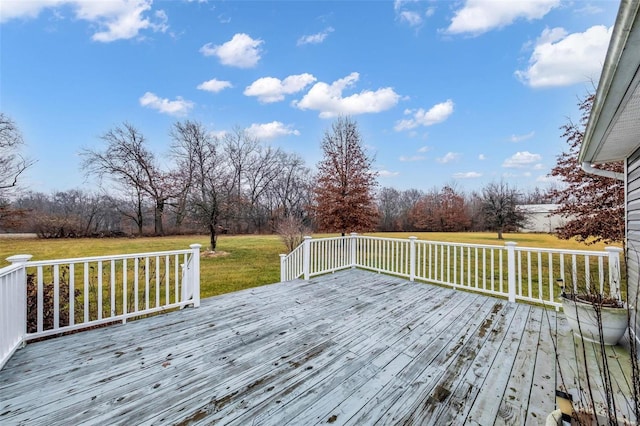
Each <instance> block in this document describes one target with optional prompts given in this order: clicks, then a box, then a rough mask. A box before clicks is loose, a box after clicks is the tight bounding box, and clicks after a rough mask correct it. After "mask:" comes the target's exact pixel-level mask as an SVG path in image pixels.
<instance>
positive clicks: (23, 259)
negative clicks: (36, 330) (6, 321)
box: [7, 254, 33, 339]
mask: <svg viewBox="0 0 640 426" xmlns="http://www.w3.org/2000/svg"><path fill="white" fill-rule="evenodd" d="M32 257H33V256H32V255H30V254H16V255H13V256H9V257H7V262H11V264H12V265H20V266H21V268H20V277H19V280H20V284H21V286H22V289H21V290H20V294H22V298H21V300H20V301H17V302H18V303H19V304H20V305H22V306H20V307H19V309H20V315H21V316H22V318H20V319H19V321H20V323H21V324H22V325H21V327H22V328H21V330H20V334H21V339H24V336H26V335H27V269H26V264H27V262H28V261H29V260H31V258H32Z"/></svg>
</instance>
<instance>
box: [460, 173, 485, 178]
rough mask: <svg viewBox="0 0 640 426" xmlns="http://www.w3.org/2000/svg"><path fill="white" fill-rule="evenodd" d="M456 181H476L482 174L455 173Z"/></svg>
mask: <svg viewBox="0 0 640 426" xmlns="http://www.w3.org/2000/svg"><path fill="white" fill-rule="evenodd" d="M453 177H454V179H476V178H479V177H482V173H478V172H464V173H454V174H453Z"/></svg>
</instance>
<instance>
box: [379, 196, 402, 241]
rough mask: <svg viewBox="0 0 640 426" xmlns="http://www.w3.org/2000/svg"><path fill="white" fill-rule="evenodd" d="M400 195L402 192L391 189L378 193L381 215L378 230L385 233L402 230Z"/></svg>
mask: <svg viewBox="0 0 640 426" xmlns="http://www.w3.org/2000/svg"><path fill="white" fill-rule="evenodd" d="M400 195H401V193H400V191H398V190H397V189H395V188H389V187H384V188H382V189H381V190H380V192H379V193H378V196H377V201H378V213H379V214H380V221H379V222H378V230H380V231H383V232H389V231H401V230H402V229H401V228H400V226H401V224H400V216H401V214H402V211H401V208H402V206H401V205H400Z"/></svg>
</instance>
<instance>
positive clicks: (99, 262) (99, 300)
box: [96, 260, 102, 320]
mask: <svg viewBox="0 0 640 426" xmlns="http://www.w3.org/2000/svg"><path fill="white" fill-rule="evenodd" d="M97 274H98V294H97V296H98V306H97V307H96V311H97V316H98V319H99V320H101V319H102V261H101V260H99V261H98V272H97Z"/></svg>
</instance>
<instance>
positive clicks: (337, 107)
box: [292, 72, 400, 118]
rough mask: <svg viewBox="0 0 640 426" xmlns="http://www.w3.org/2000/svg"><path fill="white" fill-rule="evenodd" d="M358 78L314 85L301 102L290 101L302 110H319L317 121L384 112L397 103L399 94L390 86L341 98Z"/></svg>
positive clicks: (356, 75) (348, 77)
mask: <svg viewBox="0 0 640 426" xmlns="http://www.w3.org/2000/svg"><path fill="white" fill-rule="evenodd" d="M359 78H360V74H358V73H357V72H353V73H351V74H349V75H348V76H346V77H345V78H341V79H339V80H336V81H334V82H333V83H331V84H327V83H323V82H319V83H316V84H314V85H313V87H311V89H310V90H309V92H307V94H306V95H304V97H303V98H302V99H301V100H299V101H293V102H292V105H293V106H295V107H297V108H299V109H302V110H306V109H310V110H316V111H320V114H319V116H320V118H332V117H336V116H338V115H340V114H348V115H357V114H365V113H376V112H380V111H386V110H388V109H390V108H393V107H394V106H395V105H396V104H397V103H398V101H399V100H400V95H398V94H397V93H396V92H394V91H393V89H392V88H391V87H385V88H382V89H378V90H376V91H371V90H363V91H362V92H360V93H355V94H353V95H351V96H346V97H343V96H342V92H343V91H344V90H345V89H347V88H349V87H352V86H353V85H354V84H355V83H356V82H357V81H358V79H359Z"/></svg>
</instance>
